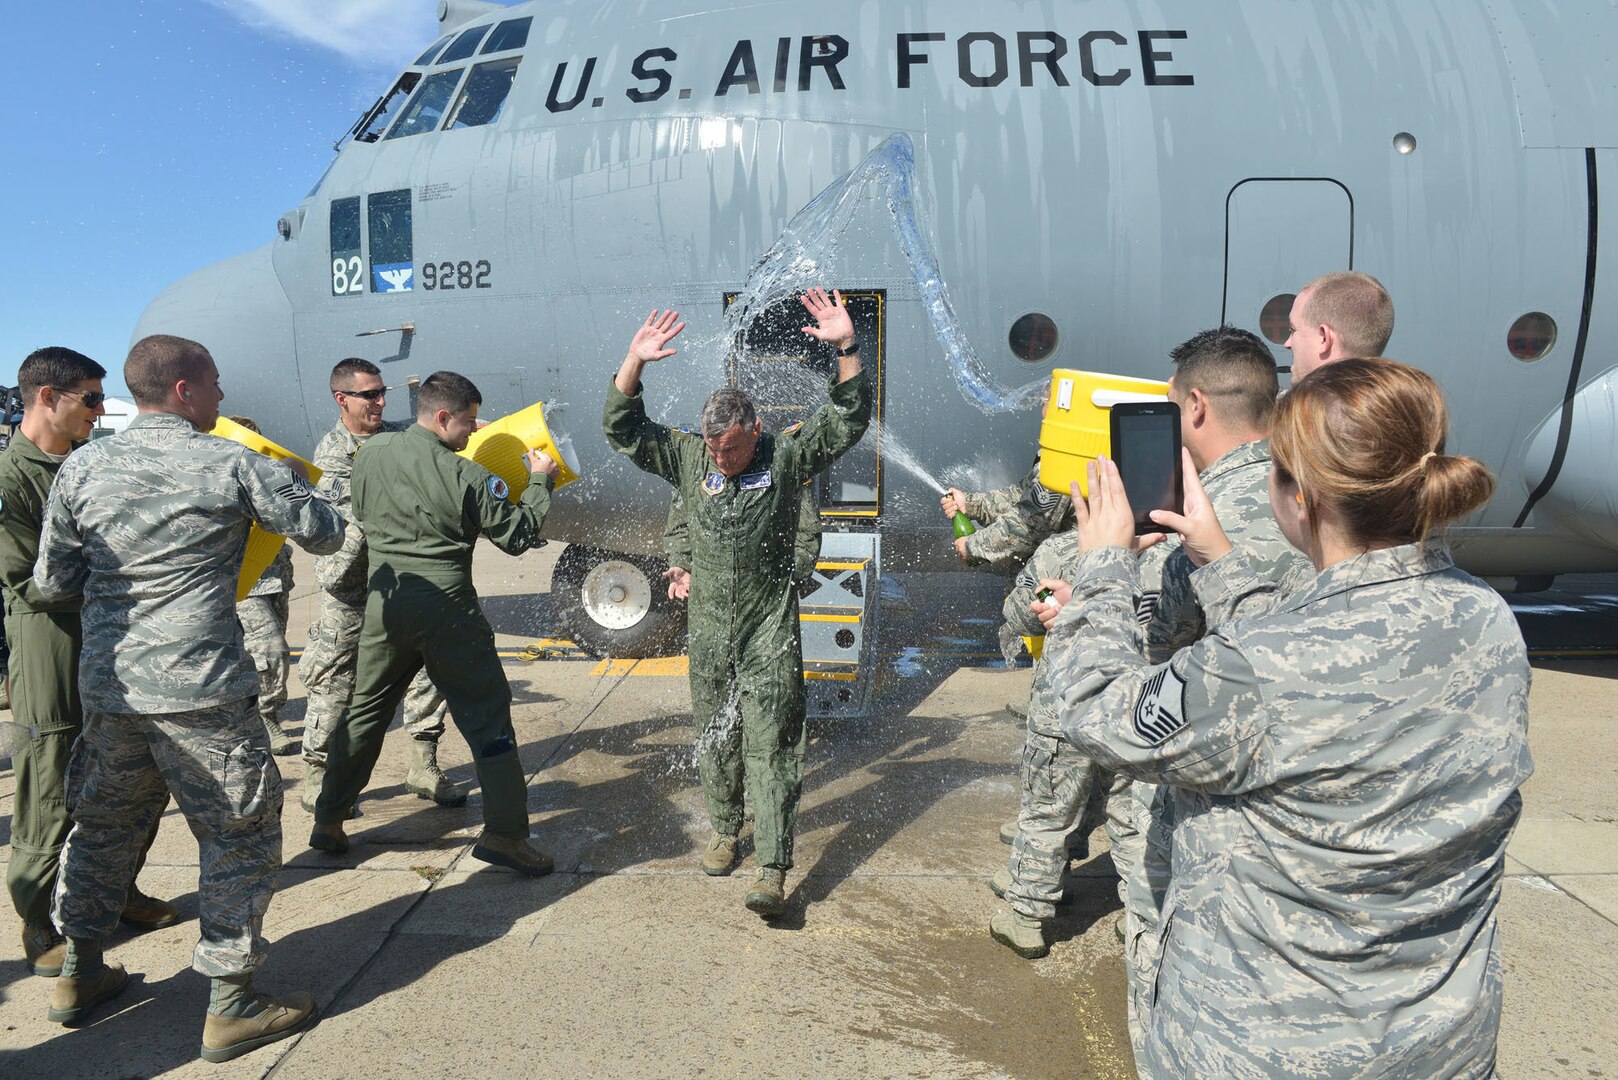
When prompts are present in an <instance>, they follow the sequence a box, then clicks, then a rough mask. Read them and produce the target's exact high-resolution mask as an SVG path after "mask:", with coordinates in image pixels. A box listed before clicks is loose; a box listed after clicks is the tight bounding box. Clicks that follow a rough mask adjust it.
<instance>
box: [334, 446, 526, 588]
mask: <svg viewBox="0 0 1618 1080" xmlns="http://www.w3.org/2000/svg"><path fill="white" fill-rule="evenodd" d="M352 495H353V511H354V518H355V520H356V521H358V522H359V523H360V527H361V528H362V529H364V530H365V542H366V545H367V547H368V549H369V551H370V560H371V570H372V572H373V573H375V571H376V569H377V567H378V566H380V565H382V564H386V565H388V566H391V567H392V568H393V570H394V571H395V573H398V572H401V571H408V572H410V573H413V574H416V575H419V576H420V577H422V578H425V579H428V580H431V581H434V582H439V583H442V584H451V585H470V584H471V581H472V545H473V544H475V543H477V539H478V537H479V536H485V537H487V538H488V539H489V540H490V541H491V542H492V543H493V544H494V546H495V547H497V548H499V549H500V550H501V551H504V552H505V553H506V554H508V555H521V554H522V553H523V552H524V551H527V550H528V549H529V548H531V547H534V546H536V545H537V544H538V543H539V540H540V537H539V530H540V527H541V526H542V525H544V523H545V514H546V512H547V511H549V510H550V507H551V479H550V477H548V476H545V475H544V474H542V473H541V474H536V475H535V476H534V479H533V482H532V483H530V484H529V485H528V487H527V488H526V489H524V491H523V493H522V498H521V499H519V500H518V501H517V502H516V503H512V502H508V501H507V498H506V496H507V488H506V482H505V481H504V480H502V479H500V478H499V477H498V476H496V475H494V473H492V472H490V471H489V470H488V469H485V468H484V467H483V466H482V465H479V464H478V463H477V462H475V461H472V460H471V459H469V458H464V457H461V456H460V455H459V454H457V453H455V451H453V450H451V449H450V448H449V447H448V446H445V445H444V443H443V440H441V439H439V437H438V436H437V435H435V434H433V432H432V431H430V430H428V429H427V428H424V427H422V426H421V425H420V424H413V425H411V426H410V427H409V428H407V429H406V430H404V431H400V432H383V433H381V434H379V435H373V436H372V437H371V438H370V439H369V440H367V441H366V442H365V444H364V445H363V446H361V447H360V449H359V452H358V453H357V454H356V455H355V456H354V477H353V486H352Z"/></svg>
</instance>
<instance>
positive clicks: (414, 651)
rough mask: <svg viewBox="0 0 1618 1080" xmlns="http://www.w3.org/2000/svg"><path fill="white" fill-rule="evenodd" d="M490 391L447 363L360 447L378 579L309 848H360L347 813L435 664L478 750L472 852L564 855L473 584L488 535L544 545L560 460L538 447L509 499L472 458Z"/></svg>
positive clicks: (360, 478)
mask: <svg viewBox="0 0 1618 1080" xmlns="http://www.w3.org/2000/svg"><path fill="white" fill-rule="evenodd" d="M482 403H483V396H482V395H481V394H480V393H478V388H477V387H476V386H474V385H472V381H471V380H470V379H468V378H466V377H465V376H463V375H457V374H456V373H455V372H453V371H436V372H434V373H433V374H431V375H429V376H427V379H426V381H425V382H423V383H422V384H421V391H420V393H419V394H418V396H417V399H416V423H415V425H414V426H412V427H410V428H407V429H406V430H404V431H400V432H386V431H385V432H382V433H381V434H378V435H373V436H371V438H370V441H368V442H367V443H366V444H365V446H364V447H362V448H361V450H360V452H359V453H358V454H357V455H356V456H355V458H354V478H353V487H352V491H351V494H352V498H353V503H352V505H353V512H354V517H355V520H357V521H358V522H359V523H360V527H361V528H363V529H364V530H365V540H366V544H367V545H368V548H369V552H370V560H371V563H370V565H371V585H370V593H369V595H368V597H367V599H366V603H365V623H364V626H363V628H362V629H361V630H360V655H359V669H358V671H357V673H356V676H355V683H354V698H353V703H352V704H351V705H350V706H349V711H348V717H347V719H346V720H345V721H343V722H342V723H341V724H339V725H338V727H337V729H336V730H335V731H334V732H333V733H332V737H331V742H330V743H329V744H328V746H327V750H326V775H325V777H324V779H323V780H322V783H321V788H320V798H319V799H318V800H317V801H316V803H315V827H314V831H313V832H312V833H310V835H309V846H310V847H313V848H319V849H320V850H322V851H331V852H342V851H346V850H348V837H347V836H346V835H345V834H344V832H343V822H344V821H345V820H346V819H347V818H348V816H349V810H350V809H351V808H352V807H353V805H354V800H355V799H357V798H359V796H360V792H361V791H363V790H365V785H366V784H367V783H368V782H369V781H370V779H371V770H372V769H373V768H375V767H376V759H377V755H378V754H380V753H381V751H382V735H383V733H384V732H385V731H387V729H388V724H389V723H390V722H391V721H392V720H393V712H394V710H395V709H397V708H398V707H399V702H400V701H402V700H403V699H404V696H405V691H406V690H408V689H409V688H410V683H411V680H412V679H414V678H415V677H416V674H417V673H418V672H420V671H421V670H422V668H423V667H425V668H426V670H427V675H428V677H429V678H431V679H432V681H433V685H435V686H437V687H438V689H439V690H440V691H442V692H443V695H444V699H445V701H447V702H448V703H449V711H450V716H451V717H452V718H453V719H454V721H455V726H456V727H457V728H459V729H460V731H461V734H462V735H463V736H465V738H466V742H467V745H469V746H470V747H471V748H472V759H473V761H474V762H475V764H476V767H477V773H478V782H479V783H480V784H481V785H482V786H483V821H484V828H483V834H482V835H481V836H479V837H478V841H477V843H476V844H475V845H474V846H473V848H472V857H473V858H475V859H481V860H482V861H483V862H486V863H493V864H494V865H496V866H504V867H507V868H509V869H512V870H516V871H518V872H519V873H524V874H532V875H536V876H537V875H540V874H548V873H550V871H551V867H552V862H551V857H550V856H549V855H546V854H544V853H543V852H540V851H536V850H535V849H534V847H533V845H532V844H530V843H529V842H528V826H529V822H528V783H527V779H526V777H525V776H524V774H523V770H522V762H521V761H520V760H519V759H518V757H517V736H516V732H515V731H514V730H513V729H512V726H511V687H510V685H509V684H508V683H507V682H506V673H505V671H504V670H502V669H501V667H500V657H499V655H498V654H497V653H496V652H495V649H494V631H493V630H492V629H491V628H490V627H489V622H488V620H487V619H485V618H484V617H483V609H482V608H481V607H480V606H479V604H478V596H477V591H476V590H475V589H474V588H473V587H472V546H473V545H474V544H475V543H476V542H477V539H478V537H479V536H484V537H487V538H488V539H489V540H490V541H492V542H493V544H494V546H495V547H497V548H499V549H500V550H501V551H504V552H505V553H506V554H508V555H521V554H522V553H523V552H524V551H527V550H528V549H529V548H531V547H535V546H537V545H538V544H539V540H540V538H539V530H540V527H541V526H542V525H543V524H544V522H545V513H546V511H548V510H549V509H550V505H551V480H552V477H553V476H554V475H555V474H556V462H555V461H553V460H552V459H551V458H550V457H549V456H548V455H546V454H543V453H540V452H539V451H537V450H531V451H529V452H528V455H527V456H526V458H525V459H524V460H525V462H526V464H527V466H528V471H529V474H530V476H532V477H533V479H532V481H531V482H530V483H529V484H528V486H527V487H526V488H524V489H523V492H522V495H521V496H520V497H519V498H518V499H517V501H516V502H511V501H509V496H510V494H511V492H510V490H509V489H508V487H507V485H506V482H505V481H504V480H502V479H501V478H500V477H498V476H496V475H495V474H494V473H492V472H490V471H489V470H488V469H485V468H484V467H483V466H482V465H479V464H478V463H477V462H475V461H472V460H470V459H469V458H464V457H460V456H459V451H461V450H464V449H466V444H467V440H468V439H469V438H470V437H471V435H472V432H473V430H474V429H475V428H476V427H477V418H478V406H479V405H481V404H482Z"/></svg>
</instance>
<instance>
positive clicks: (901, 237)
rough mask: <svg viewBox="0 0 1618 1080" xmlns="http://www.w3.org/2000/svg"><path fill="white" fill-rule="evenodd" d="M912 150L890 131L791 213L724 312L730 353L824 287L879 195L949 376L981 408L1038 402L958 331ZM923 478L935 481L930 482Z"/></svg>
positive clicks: (1040, 386) (1033, 391)
mask: <svg viewBox="0 0 1618 1080" xmlns="http://www.w3.org/2000/svg"><path fill="white" fill-rule="evenodd" d="M915 180H916V153H915V147H914V145H913V144H912V143H911V141H910V136H909V135H907V134H905V133H904V132H902V131H901V132H896V133H894V134H893V135H890V136H888V138H887V139H885V140H883V142H882V144H881V145H880V146H878V147H877V148H876V149H874V150H872V151H871V152H870V153H869V154H867V155H866V156H865V158H864V160H862V161H861V162H860V163H859V164H858V165H856V166H855V167H854V168H853V169H852V170H850V171H849V172H848V173H847V174H845V175H844V176H842V177H840V178H838V179H837V180H835V181H833V182H832V183H831V184H830V185H828V186H827V187H826V189H825V190H824V191H822V192H821V193H820V194H819V195H816V196H815V197H814V198H813V199H812V200H810V202H809V204H808V205H807V206H805V207H804V208H803V209H802V210H800V211H798V213H797V214H795V215H794V216H793V218H792V220H791V221H789V222H788V223H787V226H786V228H785V229H783V230H782V232H781V235H780V237H779V238H777V239H776V241H775V243H774V244H772V245H771V246H770V249H769V250H768V251H766V252H765V253H764V254H763V256H761V257H760V258H759V260H758V262H756V263H754V264H753V268H752V270H751V271H750V272H749V273H748V276H747V285H746V287H745V288H744V289H743V291H742V294H741V295H740V296H739V297H737V298H736V300H735V301H734V302H733V303H732V304H731V305H730V307H729V308H728V309H727V310H726V312H725V330H726V332H727V333H728V334H729V337H730V344H731V347H732V349H734V350H736V353H735V355H742V356H745V355H748V349H747V345H748V336H749V334H750V333H751V329H752V325H753V322H754V320H755V319H757V318H758V317H759V316H760V315H762V314H763V313H764V312H765V311H767V310H768V309H769V308H770V307H771V306H772V305H774V304H777V303H779V302H781V301H783V300H786V299H788V298H790V297H792V296H794V295H796V294H798V293H801V292H803V291H804V290H805V289H808V288H810V287H812V286H815V285H824V284H825V281H824V276H825V273H826V263H827V261H828V259H829V257H830V256H831V255H832V254H833V253H834V252H835V250H836V245H837V241H838V238H839V237H841V236H842V234H843V233H844V232H845V231H846V230H847V229H848V227H849V224H850V223H851V222H852V221H853V220H854V216H855V214H856V212H857V211H858V210H859V209H860V208H861V207H862V206H864V204H865V192H866V190H867V189H868V188H873V187H874V188H876V189H877V190H879V191H881V192H882V193H883V195H884V196H885V199H886V202H887V207H888V213H889V215H890V217H891V218H892V224H893V231H894V238H895V239H896V240H897V241H898V244H899V248H900V250H901V251H903V253H904V256H905V259H906V260H907V261H908V262H909V264H910V273H911V277H912V278H913V279H914V280H915V283H916V290H917V292H918V293H919V294H920V295H921V299H922V306H923V308H924V309H925V310H926V312H927V320H928V322H929V323H931V324H932V328H933V335H934V337H936V338H937V339H938V343H939V345H940V346H941V347H942V348H943V350H944V355H945V358H946V359H947V360H948V361H949V365H950V369H951V371H952V372H953V373H954V376H955V384H956V386H957V387H958V388H959V389H960V391H961V396H962V397H964V398H965V399H966V400H967V401H968V402H970V403H971V404H973V405H975V406H977V407H978V408H979V409H981V410H983V412H985V413H989V414H991V415H992V414H995V413H1009V412H1018V411H1021V410H1024V409H1030V408H1035V407H1037V406H1038V405H1039V404H1040V403H1041V402H1042V401H1043V399H1044V395H1045V390H1046V381H1045V380H1043V379H1041V380H1038V381H1036V382H1031V383H1029V384H1027V385H1026V386H1022V387H1019V388H1017V389H1015V390H1008V389H1006V388H1005V387H1003V386H1001V385H1000V382H999V381H998V380H997V379H995V377H994V376H993V375H992V374H990V372H989V370H988V368H986V367H985V366H984V364H983V361H982V360H981V359H980V358H979V356H978V354H977V350H976V349H974V348H973V347H972V343H971V341H969V340H968V339H967V336H966V332H965V331H964V330H962V329H961V324H960V319H959V318H957V316H956V314H955V308H954V305H953V304H951V302H950V298H949V289H948V287H947V286H946V285H945V284H944V276H943V273H942V271H941V270H940V269H939V266H938V257H937V256H936V255H935V254H934V253H933V250H932V247H931V246H930V244H929V243H928V239H927V238H928V237H929V236H930V235H931V228H930V227H929V224H928V222H927V218H926V214H925V212H924V210H923V208H922V206H921V204H920V202H919V201H918V200H917V199H916V194H915ZM929 482H930V483H933V484H935V485H936V481H931V480H930V478H929Z"/></svg>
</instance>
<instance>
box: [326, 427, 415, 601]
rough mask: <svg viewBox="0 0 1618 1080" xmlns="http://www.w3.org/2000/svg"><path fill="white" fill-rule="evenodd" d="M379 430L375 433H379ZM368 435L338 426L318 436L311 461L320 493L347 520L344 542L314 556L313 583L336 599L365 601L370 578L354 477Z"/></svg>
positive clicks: (400, 428)
mask: <svg viewBox="0 0 1618 1080" xmlns="http://www.w3.org/2000/svg"><path fill="white" fill-rule="evenodd" d="M409 426H410V422H409V421H403V420H388V421H384V422H383V424H382V428H381V431H403V430H404V429H405V428H407V427H409ZM381 431H379V432H377V434H381ZM370 438H371V436H370V435H356V434H354V433H353V432H352V431H349V430H348V428H346V427H344V426H343V422H342V421H341V420H339V421H338V422H337V426H336V427H334V428H332V429H331V430H330V431H328V432H326V434H324V435H322V436H321V437H320V442H319V443H318V444H317V445H316V446H315V457H314V461H313V464H314V466H315V468H317V469H319V470H320V493H321V494H322V495H324V496H325V497H326V500H327V501H328V502H330V503H331V504H332V505H333V506H335V507H337V509H338V510H340V511H341V512H342V515H343V519H344V520H345V521H347V522H348V532H347V533H345V534H344V536H343V546H342V547H340V548H338V549H337V550H336V551H334V552H332V553H331V554H330V555H321V556H319V557H318V558H316V559H315V584H316V585H317V586H319V587H320V588H321V589H323V590H325V591H326V592H329V593H331V594H332V595H333V596H335V597H337V598H338V599H339V600H346V601H347V602H349V603H351V604H363V603H365V591H366V588H367V586H368V583H369V581H370V565H369V560H368V559H367V558H366V555H365V531H364V530H363V529H361V528H360V526H359V522H357V521H355V520H354V501H353V492H352V485H353V477H354V455H355V453H357V452H358V451H359V448H360V447H361V446H363V445H364V444H365V443H366V441H367V440H369V439H370Z"/></svg>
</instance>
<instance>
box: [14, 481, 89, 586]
mask: <svg viewBox="0 0 1618 1080" xmlns="http://www.w3.org/2000/svg"><path fill="white" fill-rule="evenodd" d="M44 497H45V492H43V491H36V490H34V488H33V486H32V485H30V484H29V483H28V482H27V479H26V478H25V477H24V476H22V475H21V474H20V473H19V472H17V471H16V470H15V469H11V468H4V467H0V584H3V585H4V586H5V590H6V592H8V593H10V594H11V595H13V596H15V597H16V598H17V599H18V600H20V601H22V603H23V605H24V606H26V607H27V608H28V609H29V610H30V611H77V610H78V608H79V598H78V597H77V596H74V597H71V598H69V599H66V600H46V599H45V598H44V597H43V596H41V595H40V593H39V590H38V589H37V588H35V587H34V562H35V560H36V559H38V557H39V531H40V528H41V526H42V525H43V523H44V515H43V513H42V512H41V510H42V504H43V502H44Z"/></svg>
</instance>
